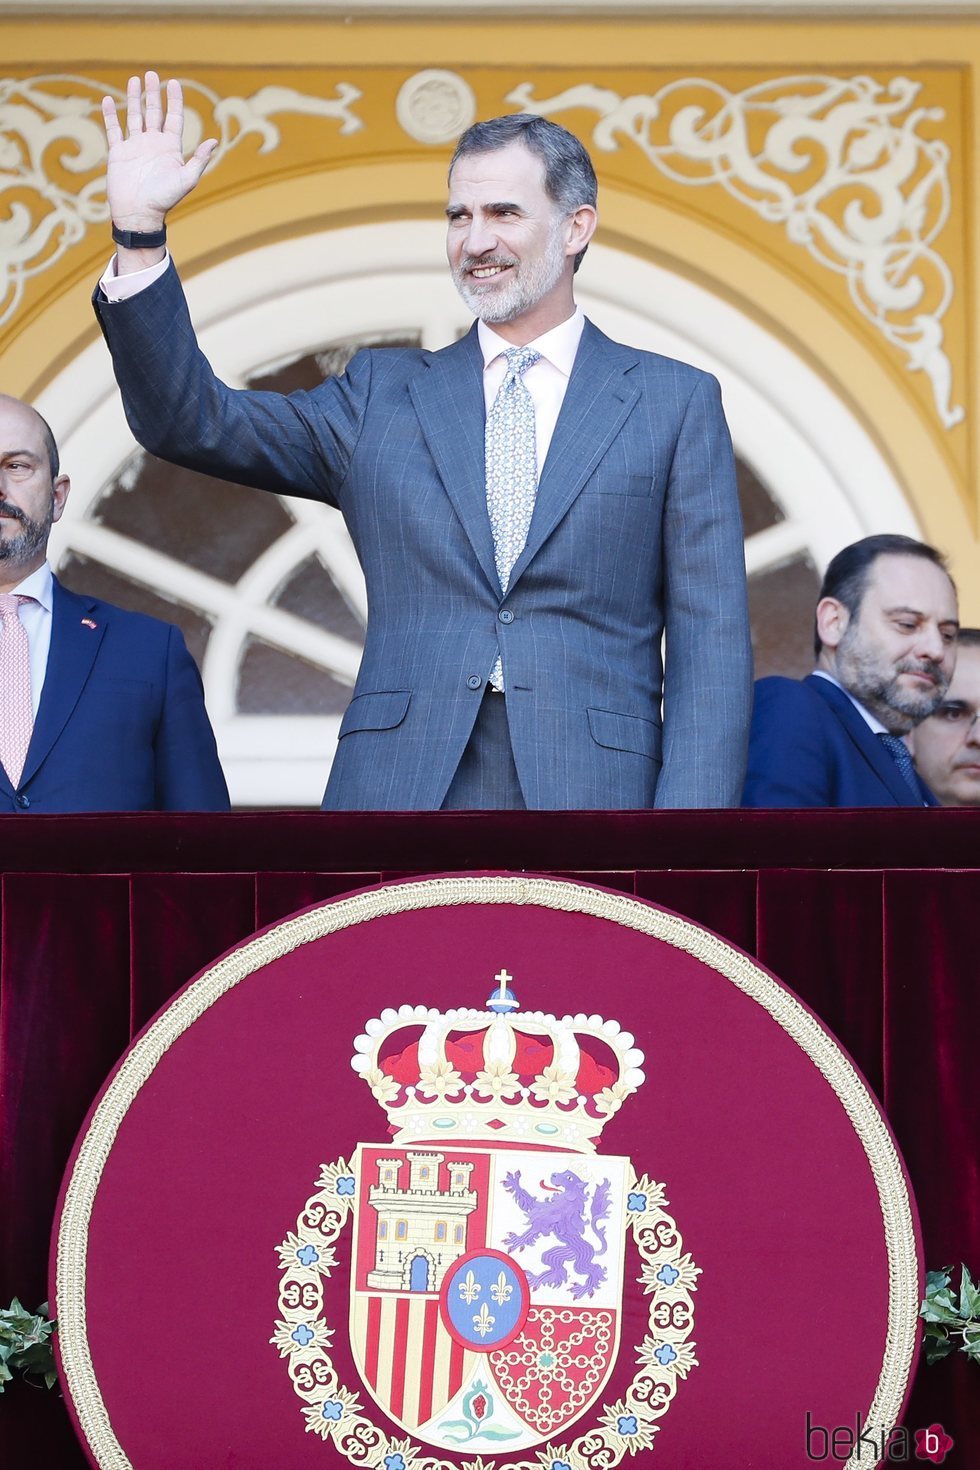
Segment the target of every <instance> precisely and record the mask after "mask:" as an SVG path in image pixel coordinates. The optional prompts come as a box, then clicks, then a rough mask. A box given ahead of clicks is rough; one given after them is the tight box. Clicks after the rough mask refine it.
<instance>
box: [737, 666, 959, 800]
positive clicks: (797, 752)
mask: <svg viewBox="0 0 980 1470" xmlns="http://www.w3.org/2000/svg"><path fill="white" fill-rule="evenodd" d="M919 787H920V789H921V793H922V796H921V801H918V802H917V801H916V800H915V797H914V796H913V794H912V791H911V790H910V788H909V787H908V786H907V785H906V784H905V781H904V779H903V777H902V775H901V772H900V771H899V769H898V766H897V765H896V763H895V761H894V759H893V758H892V756H890V755H889V753H888V751H887V750H886V749H885V747H884V746H883V745H882V743H881V741H880V740H879V739H878V737H877V736H876V735H875V734H874V732H873V731H872V730H870V729H869V728H868V725H867V723H866V721H865V720H864V719H863V718H862V716H861V714H860V713H859V711H858V710H856V709H855V708H854V705H853V704H852V703H851V701H850V700H849V699H848V697H847V695H846V694H845V693H844V692H843V690H841V689H838V688H837V686H836V685H835V684H831V682H830V680H829V679H821V678H820V677H819V676H817V675H815V674H810V675H808V676H807V678H805V679H802V680H800V679H779V678H774V679H760V680H759V682H758V684H757V685H756V686H755V709H754V711H753V714H752V732H751V735H750V737H749V769H748V775H747V777H746V780H745V793H744V796H743V798H742V805H743V806H759V807H780V806H784V807H785V806H791V807H811V806H813V807H815V806H849V807H855V806H920V805H922V804H923V803H924V804H925V805H927V806H935V805H936V804H937V803H936V798H935V797H934V796H933V794H932V792H931V791H930V790H929V788H928V786H926V784H925V782H924V781H921V780H920V781H919Z"/></svg>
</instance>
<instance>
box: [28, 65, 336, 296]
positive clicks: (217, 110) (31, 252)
mask: <svg viewBox="0 0 980 1470" xmlns="http://www.w3.org/2000/svg"><path fill="white" fill-rule="evenodd" d="M183 85H184V96H185V111H184V141H185V145H186V147H187V150H188V151H192V150H193V149H194V148H196V147H197V145H198V143H199V142H200V141H201V140H202V139H203V138H205V137H217V138H218V147H217V149H216V151H215V153H214V155H213V162H214V163H218V162H220V160H221V159H222V158H223V157H224V156H225V154H227V153H230V152H231V150H232V149H233V148H236V147H237V146H238V144H239V143H241V142H242V140H243V139H244V138H247V137H251V136H255V137H257V138H258V140H259V148H258V151H259V152H260V153H269V152H271V151H272V150H273V149H274V148H276V147H278V145H279V142H280V132H279V129H278V127H277V126H276V124H275V123H274V122H273V121H272V118H273V117H274V116H276V115H277V114H280V113H304V114H306V115H307V116H312V117H322V118H330V119H331V120H333V121H334V122H336V123H339V125H340V132H341V133H342V134H350V133H356V132H358V131H359V130H360V129H361V128H363V127H364V123H363V122H362V121H361V119H360V118H359V117H357V115H356V114H355V113H354V112H352V111H351V104H352V103H354V102H356V101H357V100H358V99H359V98H360V96H361V93H360V92H359V90H358V89H357V88H356V87H353V86H351V85H350V84H349V83H348V82H338V83H337V85H336V88H335V92H336V95H335V96H333V97H313V96H309V95H307V94H305V93H303V92H297V91H295V90H294V89H293V88H292V87H278V86H270V87H261V88H260V89H259V90H258V91H257V92H255V93H253V95H252V96H251V97H221V96H219V94H218V93H217V92H214V91H212V90H211V88H210V87H205V86H202V85H201V84H200V83H199V82H184V84H183ZM105 96H111V97H115V98H116V100H117V101H119V102H124V101H125V93H124V92H120V91H119V89H118V88H116V87H107V86H105V85H104V83H102V82H99V81H96V80H93V79H92V78H91V77H77V76H60V75H49V76H37V77H30V78H26V79H22V78H9V77H8V78H3V79H0V325H2V324H3V323H4V322H6V321H9V320H10V318H11V317H12V316H13V315H14V313H15V312H16V310H17V307H18V306H19V304H20V301H21V299H22V297H23V294H24V287H25V285H26V283H27V282H28V281H29V280H30V279H31V277H33V276H37V275H40V274H41V272H42V271H45V270H48V269H49V268H50V267H51V266H52V265H53V264H54V263H55V261H57V260H59V259H60V257H61V256H62V255H64V253H65V251H66V250H68V249H69V248H70V247H71V246H72V245H74V244H76V243H77V242H78V241H79V240H81V239H82V237H83V236H84V235H85V232H86V230H87V229H88V228H89V226H91V225H101V224H105V223H106V222H107V221H108V218H109V210H108V205H107V203H106V192H105V161H106V141H105V132H104V130H103V126H102V98H103V97H105ZM53 170H54V171H56V174H57V176H53V172H52V171H53ZM62 174H65V175H69V176H70V177H71V179H72V181H73V183H72V184H71V185H70V184H68V183H66V182H65V181H64V180H63V179H62V177H61V176H62ZM75 179H77V185H74V180H75Z"/></svg>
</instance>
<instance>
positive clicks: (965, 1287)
mask: <svg viewBox="0 0 980 1470" xmlns="http://www.w3.org/2000/svg"><path fill="white" fill-rule="evenodd" d="M960 1316H961V1317H965V1318H967V1319H970V1318H975V1317H980V1288H978V1287H977V1284H976V1282H975V1281H974V1280H973V1277H972V1276H971V1275H970V1273H969V1271H968V1270H967V1268H966V1266H963V1267H962V1274H961V1276H960Z"/></svg>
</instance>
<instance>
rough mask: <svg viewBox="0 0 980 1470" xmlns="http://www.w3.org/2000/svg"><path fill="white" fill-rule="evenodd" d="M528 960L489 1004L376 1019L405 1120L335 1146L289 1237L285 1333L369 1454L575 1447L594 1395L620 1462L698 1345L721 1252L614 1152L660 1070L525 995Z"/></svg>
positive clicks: (374, 1079)
mask: <svg viewBox="0 0 980 1470" xmlns="http://www.w3.org/2000/svg"><path fill="white" fill-rule="evenodd" d="M511 978H512V977H511V976H510V975H508V974H507V972H506V970H503V971H501V972H500V973H499V974H498V975H497V976H496V977H495V988H494V990H493V991H492V993H491V994H490V997H489V999H488V1000H487V1003H486V1006H485V1008H482V1009H462V1008H461V1009H455V1010H448V1011H445V1012H441V1011H438V1010H435V1009H433V1008H428V1007H422V1006H407V1005H404V1006H401V1007H400V1008H399V1009H398V1010H394V1009H389V1010H385V1011H383V1012H382V1013H381V1015H380V1016H379V1017H377V1018H375V1019H374V1020H371V1021H369V1022H368V1023H367V1025H366V1026H365V1029H364V1032H363V1034H362V1035H360V1036H358V1037H357V1038H356V1040H355V1042H354V1049H355V1051H354V1057H353V1059H352V1063H351V1065H352V1067H353V1069H354V1070H355V1072H357V1073H358V1074H359V1075H360V1076H361V1078H362V1079H363V1080H364V1082H365V1083H366V1084H367V1086H368V1087H370V1089H371V1092H372V1094H373V1095H374V1097H375V1098H376V1099H377V1101H378V1103H379V1104H380V1105H381V1107H382V1108H383V1109H384V1111H385V1113H386V1114H387V1118H388V1134H389V1140H388V1142H386V1143H362V1144H359V1145H358V1147H357V1149H356V1150H355V1152H354V1155H353V1157H352V1158H351V1160H350V1161H345V1160H339V1161H338V1162H337V1163H335V1164H332V1165H328V1166H325V1167H324V1169H323V1171H322V1173H321V1177H320V1181H319V1189H318V1192H317V1194H316V1195H314V1196H313V1198H312V1199H310V1200H309V1201H308V1202H307V1205H306V1207H305V1209H304V1211H303V1212H302V1213H301V1214H300V1216H299V1218H298V1220H297V1228H296V1230H295V1231H294V1232H290V1234H289V1235H288V1236H287V1237H286V1239H285V1241H284V1242H283V1243H282V1245H281V1246H280V1247H279V1256H280V1262H281V1266H282V1273H283V1274H282V1278H281V1281H280V1312H281V1320H280V1321H279V1322H278V1323H277V1329H276V1334H275V1336H274V1337H273V1339H272V1341H273V1342H274V1343H275V1345H276V1346H277V1347H278V1348H279V1351H280V1354H281V1355H282V1356H283V1357H285V1358H287V1359H288V1360H289V1369H290V1375H291V1377H292V1380H293V1384H294V1387H295V1388H296V1391H297V1393H298V1394H299V1395H300V1397H301V1399H303V1401H304V1406H305V1408H304V1412H305V1414H306V1418H307V1427H308V1428H309V1429H310V1430H312V1431H314V1432H316V1433H318V1434H319V1435H321V1436H322V1437H323V1438H324V1439H326V1440H330V1441H331V1442H333V1443H334V1444H335V1446H336V1447H337V1448H338V1449H340V1450H341V1451H342V1452H343V1453H344V1454H346V1455H347V1458H348V1459H350V1460H352V1461H354V1462H355V1463H358V1464H366V1463H371V1464H379V1465H388V1463H389V1460H390V1463H391V1464H392V1465H399V1466H404V1467H405V1470H409V1467H410V1466H411V1465H412V1463H413V1462H414V1460H415V1459H416V1458H418V1459H419V1462H420V1463H421V1462H422V1460H423V1459H424V1463H425V1465H426V1466H427V1467H430V1470H436V1467H445V1470H452V1467H456V1466H458V1465H460V1464H461V1463H475V1457H479V1455H480V1454H485V1453H488V1452H491V1453H493V1454H494V1455H495V1456H504V1457H505V1458H504V1460H503V1461H502V1462H501V1461H500V1460H498V1461H497V1462H496V1463H497V1464H498V1465H499V1467H500V1470H506V1467H508V1466H513V1467H514V1470H517V1467H518V1466H520V1467H523V1466H525V1465H534V1466H537V1465H538V1464H545V1465H550V1464H552V1463H554V1464H555V1465H559V1464H560V1465H565V1464H568V1465H572V1464H573V1463H577V1461H575V1460H574V1458H573V1456H574V1454H575V1453H576V1451H575V1443H571V1444H569V1440H568V1435H569V1431H570V1430H571V1429H572V1426H573V1425H574V1424H575V1423H576V1421H578V1420H580V1419H582V1418H583V1416H586V1415H589V1416H590V1420H591V1428H590V1433H589V1444H590V1451H591V1450H592V1449H594V1448H595V1446H596V1445H597V1444H599V1445H600V1446H603V1447H605V1448H606V1449H607V1450H609V1451H612V1452H613V1453H612V1457H611V1458H608V1459H604V1460H603V1463H607V1464H616V1463H618V1462H619V1460H620V1459H621V1458H622V1457H623V1455H624V1454H626V1453H627V1452H632V1453H636V1452H637V1451H638V1450H640V1449H649V1448H650V1446H651V1445H652V1442H653V1436H654V1434H655V1432H656V1423H655V1421H656V1420H657V1419H658V1418H659V1417H660V1415H661V1414H663V1413H664V1412H665V1410H666V1408H667V1407H668V1406H669V1403H670V1400H671V1399H672V1397H673V1395H674V1392H675V1391H676V1386H677V1382H678V1380H679V1379H681V1378H683V1377H684V1376H685V1375H686V1373H687V1372H688V1370H689V1369H690V1368H691V1367H693V1366H694V1365H695V1362H696V1360H695V1358H694V1353H693V1344H692V1343H691V1342H690V1340H689V1339H690V1333H691V1330H692V1327H693V1297H692V1293H693V1292H694V1290H695V1288H696V1284H697V1276H698V1274H699V1273H698V1269H697V1267H696V1266H694V1264H693V1262H692V1261H691V1259H690V1257H689V1256H687V1255H684V1254H683V1253H682V1243H681V1239H680V1236H679V1234H678V1232H677V1228H676V1226H675V1225H674V1222H673V1221H672V1220H671V1219H670V1217H669V1216H668V1215H667V1214H666V1213H665V1204H666V1201H665V1200H664V1197H663V1190H662V1188H661V1186H660V1185H658V1184H655V1183H653V1182H652V1181H651V1180H650V1179H648V1178H647V1176H645V1175H644V1176H640V1177H638V1176H637V1175H636V1173H635V1171H634V1169H633V1167H632V1165H631V1163H630V1160H629V1159H627V1158H625V1157H622V1156H617V1155H610V1154H603V1153H600V1152H599V1151H598V1144H599V1142H600V1141H601V1135H602V1130H603V1128H604V1127H605V1125H606V1124H607V1123H608V1121H609V1120H610V1119H611V1118H613V1117H614V1116H615V1115H616V1114H617V1113H618V1112H619V1110H620V1108H621V1107H622V1106H623V1105H624V1103H626V1102H627V1101H628V1099H629V1098H630V1097H632V1095H633V1094H634V1093H635V1092H636V1091H637V1090H638V1089H639V1088H640V1086H641V1085H642V1084H643V1081H644V1074H643V1072H642V1070H641V1066H642V1063H643V1055H642V1053H641V1052H640V1051H638V1050H637V1049H636V1047H635V1046H634V1043H633V1037H632V1036H631V1035H629V1033H627V1032H625V1031H623V1030H622V1029H621V1028H620V1026H619V1025H618V1023H616V1022H615V1021H607V1020H603V1018H602V1017H600V1016H596V1015H593V1016H585V1015H576V1016H567V1015H566V1016H561V1017H556V1016H554V1015H551V1014H546V1013H543V1012H541V1011H528V1012H525V1011H521V1010H520V1008H519V1005H518V1002H517V999H516V996H515V994H514V991H513V990H512V988H511ZM348 1218H351V1219H352V1222H353V1231H352V1236H353V1238H352V1243H351V1247H350V1301H349V1320H348V1331H349V1347H350V1356H351V1357H352V1358H353V1362H354V1365H355V1367H356V1370H357V1373H358V1376H359V1379H360V1384H359V1387H358V1389H357V1390H356V1391H352V1390H351V1388H350V1387H349V1386H348V1385H345V1384H341V1382H340V1380H339V1377H338V1374H337V1371H336V1368H335V1365H334V1362H333V1358H332V1356H331V1348H332V1345H333V1339H334V1336H335V1333H336V1328H330V1327H327V1325H326V1323H325V1321H324V1319H323V1316H322V1308H323V1297H324V1293H323V1282H324V1280H325V1279H326V1278H327V1277H328V1276H329V1275H330V1273H331V1271H332V1269H333V1267H334V1266H335V1264H336V1261H337V1250H335V1249H334V1244H335V1242H337V1241H338V1240H339V1237H340V1234H341V1231H342V1229H343V1228H344V1226H345V1225H346V1222H347V1219H348ZM630 1236H632V1241H633V1243H634V1249H633V1251H632V1253H631V1255H630V1256H628V1254H627V1241H628V1237H630ZM637 1258H638V1259H637ZM638 1266H639V1274H637V1267H638ZM628 1271H629V1272H631V1273H632V1275H631V1277H630V1279H629V1281H628V1278H627V1272H628ZM627 1285H630V1286H631V1288H632V1290H633V1292H634V1293H636V1292H637V1290H639V1291H640V1292H641V1294H642V1296H643V1297H644V1298H646V1299H647V1300H648V1306H649V1311H648V1315H647V1324H646V1325H647V1331H646V1334H645V1336H644V1337H643V1340H642V1341H641V1342H639V1343H637V1342H631V1343H630V1344H629V1354H628V1363H629V1366H630V1368H631V1369H632V1368H633V1367H634V1365H635V1363H636V1362H639V1368H638V1370H637V1371H636V1372H635V1373H634V1376H633V1380H632V1383H631V1384H630V1386H629V1389H628V1391H627V1392H626V1394H625V1396H624V1397H622V1398H620V1399H619V1400H618V1401H616V1402H613V1403H611V1404H609V1403H604V1402H603V1401H602V1399H603V1391H604V1389H605V1388H606V1385H607V1383H608V1382H609V1379H610V1376H611V1374H612V1372H613V1369H614V1367H615V1366H616V1363H617V1361H618V1360H619V1359H620V1356H621V1352H620V1349H621V1339H622V1334H623V1296H624V1288H625V1287H626V1286H627ZM371 1403H373V1405H374V1407H375V1410H380V1412H381V1415H382V1416H383V1420H382V1423H381V1424H379V1423H378V1422H377V1420H376V1418H375V1417H374V1415H373V1414H372V1412H371V1407H370V1405H371ZM596 1421H598V1422H596ZM421 1445H425V1446H428V1447H430V1449H428V1450H426V1451H425V1452H424V1454H423V1451H422V1450H421V1448H420V1446H421ZM542 1445H544V1446H545V1448H544V1449H543V1450H541V1449H540V1448H538V1447H540V1446H542ZM431 1447H435V1449H436V1450H438V1451H444V1452H447V1453H451V1454H452V1453H454V1452H455V1455H456V1456H458V1455H460V1454H462V1455H465V1456H466V1457H467V1458H466V1459H465V1460H464V1461H460V1459H458V1458H455V1457H454V1458H452V1459H440V1458H439V1457H438V1455H436V1456H433V1455H432V1453H431ZM369 1449H370V1454H369V1453H368V1450H369ZM530 1449H535V1454H534V1457H533V1458H532V1459H531V1460H530V1461H528V1460H527V1459H526V1457H525V1456H523V1455H522V1454H521V1452H523V1451H527V1450H530ZM511 1451H513V1452H514V1453H515V1454H517V1455H518V1458H517V1459H510V1458H507V1456H508V1452H511ZM549 1456H552V1459H549V1458H548V1457H549ZM365 1457H366V1458H365ZM386 1457H387V1458H386Z"/></svg>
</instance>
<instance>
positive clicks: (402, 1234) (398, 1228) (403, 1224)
mask: <svg viewBox="0 0 980 1470" xmlns="http://www.w3.org/2000/svg"><path fill="white" fill-rule="evenodd" d="M395 1239H396V1240H407V1239H408V1221H407V1220H396V1221H395Z"/></svg>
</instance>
